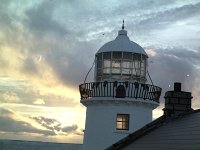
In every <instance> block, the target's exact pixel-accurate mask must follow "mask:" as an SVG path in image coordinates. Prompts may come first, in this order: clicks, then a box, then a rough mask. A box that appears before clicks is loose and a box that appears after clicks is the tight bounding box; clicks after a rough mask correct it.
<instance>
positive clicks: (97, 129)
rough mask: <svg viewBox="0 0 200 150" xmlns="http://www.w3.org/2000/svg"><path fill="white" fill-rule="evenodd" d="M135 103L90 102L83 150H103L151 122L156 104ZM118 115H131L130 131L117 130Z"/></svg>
mask: <svg viewBox="0 0 200 150" xmlns="http://www.w3.org/2000/svg"><path fill="white" fill-rule="evenodd" d="M133 101H134V100H133V99H132V102H130V101H129V100H125V99H122V100H121V101H120V100H119V99H118V100H117V101H116V100H113V101H111V100H108V101H105V100H102V101H100V100H96V101H95V100H88V102H86V103H87V104H86V105H87V112H86V116H87V118H86V126H85V133H84V145H83V150H94V149H95V150H103V149H105V148H106V147H108V146H110V145H112V144H113V143H115V142H116V141H118V140H120V139H122V138H124V137H125V136H127V135H128V134H130V133H132V132H133V131H135V130H137V129H139V128H141V127H142V126H144V125H145V124H147V123H149V122H151V121H152V109H154V108H155V104H152V103H151V102H149V103H148V100H145V101H146V102H145V103H141V100H140V102H138V103H137V100H136V101H135V102H133ZM143 101H144V100H143ZM83 104H84V102H83ZM156 106H157V105H156ZM117 114H129V115H130V118H129V130H117V129H116V117H117Z"/></svg>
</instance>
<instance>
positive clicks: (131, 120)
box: [79, 21, 161, 150]
mask: <svg viewBox="0 0 200 150" xmlns="http://www.w3.org/2000/svg"><path fill="white" fill-rule="evenodd" d="M147 60H148V56H147V54H146V52H145V51H144V49H143V48H142V47H141V46H140V45H138V44H137V43H135V42H133V41H131V40H130V39H129V37H128V36H127V31H126V30H125V29H124V21H123V25H122V29H121V30H119V31H118V35H117V37H116V38H115V39H114V40H113V41H110V42H108V43H106V44H104V45H103V46H102V47H101V48H100V49H99V50H98V51H97V53H96V54H95V71H94V81H91V82H88V83H85V82H84V83H83V84H81V85H79V90H80V95H81V101H80V102H81V103H82V104H83V105H84V106H85V107H86V123H85V131H84V140H83V150H103V149H105V148H106V147H108V146H110V145H112V144H113V143H115V142H116V141H119V140H120V139H122V138H124V137H125V136H127V135H128V134H130V133H132V132H134V131H136V130H137V129H139V128H141V127H143V126H144V125H145V124H147V123H149V122H151V121H152V110H153V109H155V108H156V107H158V106H159V97H160V93H161V88H160V87H158V86H155V85H153V84H147V64H148V61H147Z"/></svg>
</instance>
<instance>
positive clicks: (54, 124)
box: [31, 116, 78, 133]
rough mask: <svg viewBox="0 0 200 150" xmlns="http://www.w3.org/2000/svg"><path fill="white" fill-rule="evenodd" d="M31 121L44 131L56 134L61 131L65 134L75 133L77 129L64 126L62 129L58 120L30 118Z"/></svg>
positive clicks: (40, 117) (39, 117) (76, 127)
mask: <svg viewBox="0 0 200 150" xmlns="http://www.w3.org/2000/svg"><path fill="white" fill-rule="evenodd" d="M31 119H33V120H35V121H36V122H38V123H39V124H40V125H42V126H43V127H45V128H46V129H49V130H51V131H57V132H59V131H62V132H65V133H76V130H77V129H78V126H77V125H72V126H64V127H63V126H62V124H61V123H60V122H59V121H58V120H56V119H52V118H46V117H43V116H38V117H31Z"/></svg>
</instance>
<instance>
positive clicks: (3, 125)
mask: <svg viewBox="0 0 200 150" xmlns="http://www.w3.org/2000/svg"><path fill="white" fill-rule="evenodd" d="M0 112H1V113H2V114H0V131H3V132H13V133H20V132H25V133H37V134H41V135H46V136H53V135H55V133H54V132H53V131H50V130H41V129H37V128H35V127H33V126H32V125H31V124H30V123H28V122H25V121H19V120H15V119H13V117H12V116H14V115H15V114H14V113H13V112H11V111H9V110H6V109H3V108H1V110H0Z"/></svg>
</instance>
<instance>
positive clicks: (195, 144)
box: [107, 109, 200, 150]
mask: <svg viewBox="0 0 200 150" xmlns="http://www.w3.org/2000/svg"><path fill="white" fill-rule="evenodd" d="M121 149H123V150H132V149H137V150H147V149H148V150H160V149H173V150H178V149H181V150H186V149H187V150H188V149H193V150H194V149H196V150H197V149H200V109H198V110H192V111H189V112H185V113H182V114H179V115H175V116H166V115H163V116H161V117H159V118H158V119H156V120H154V121H153V122H151V123H149V124H147V125H146V126H144V127H143V128H141V129H139V130H137V131H136V132H134V133H132V134H130V135H128V136H127V137H125V138H124V139H122V140H120V141H119V142H117V143H115V144H113V145H112V146H110V147H109V148H107V150H121Z"/></svg>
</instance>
